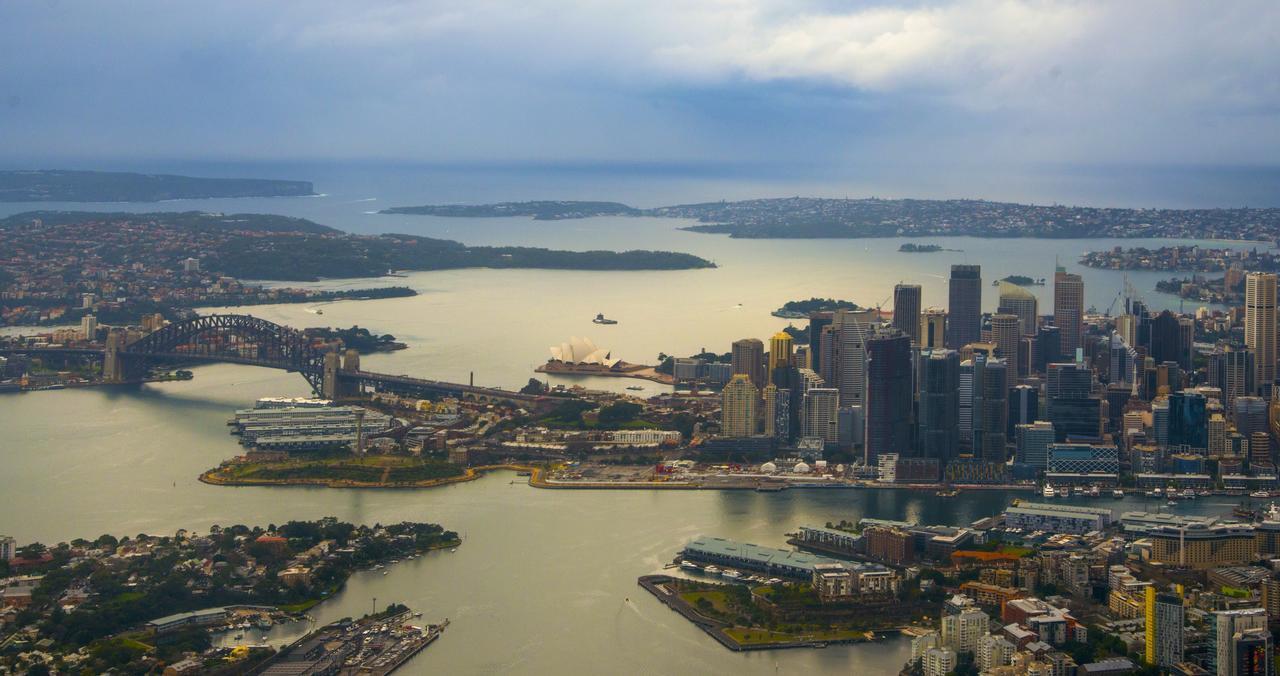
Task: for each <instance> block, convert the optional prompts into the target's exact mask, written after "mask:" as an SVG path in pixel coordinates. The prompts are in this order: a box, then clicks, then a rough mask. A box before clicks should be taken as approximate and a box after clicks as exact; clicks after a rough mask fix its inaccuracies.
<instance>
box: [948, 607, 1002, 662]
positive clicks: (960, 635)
mask: <svg viewBox="0 0 1280 676" xmlns="http://www.w3.org/2000/svg"><path fill="white" fill-rule="evenodd" d="M990 622H991V618H989V617H988V616H987V614H986V613H984V612H982V611H981V610H978V609H977V608H965V609H964V610H962V611H960V612H959V613H956V614H954V615H946V616H944V617H943V618H942V645H944V646H946V647H948V648H950V649H952V650H954V651H956V652H958V653H966V652H968V653H971V652H974V651H975V650H976V649H977V648H978V641H979V640H980V639H981V638H982V637H983V636H986V635H987V634H989V633H991V632H990V630H989V629H988V626H989V624H990Z"/></svg>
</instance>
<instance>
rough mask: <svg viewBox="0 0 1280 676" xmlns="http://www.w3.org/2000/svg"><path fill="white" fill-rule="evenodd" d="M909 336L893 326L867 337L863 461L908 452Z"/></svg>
mask: <svg viewBox="0 0 1280 676" xmlns="http://www.w3.org/2000/svg"><path fill="white" fill-rule="evenodd" d="M913 382H914V381H913V380H912V374H911V339H910V338H909V337H907V335H906V334H905V333H902V332H901V331H898V330H896V329H890V330H887V331H881V332H878V333H875V334H873V335H872V336H871V337H870V338H869V339H868V340H867V400H866V405H865V410H866V412H867V423H866V426H867V440H866V446H865V449H866V462H867V465H868V466H870V465H875V464H876V459H877V458H878V457H879V456H880V455H882V454H884V453H897V454H899V455H907V454H909V453H910V452H911V408H912V407H911V402H912V399H913V394H914V388H913V386H912V385H913Z"/></svg>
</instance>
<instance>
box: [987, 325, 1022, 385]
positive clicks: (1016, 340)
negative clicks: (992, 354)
mask: <svg viewBox="0 0 1280 676" xmlns="http://www.w3.org/2000/svg"><path fill="white" fill-rule="evenodd" d="M991 342H993V343H995V344H996V350H997V351H998V352H999V353H1000V358H1001V359H1003V360H1004V361H1005V363H1006V364H1007V365H1008V368H1006V369H1005V373H1006V378H1007V381H1006V383H1005V387H1007V388H1011V387H1013V386H1014V385H1017V384H1018V368H1017V365H1018V348H1019V347H1020V346H1021V344H1022V332H1021V329H1020V328H1019V319H1018V316H1017V315H1013V314H1006V313H1000V312H998V313H996V314H993V315H991Z"/></svg>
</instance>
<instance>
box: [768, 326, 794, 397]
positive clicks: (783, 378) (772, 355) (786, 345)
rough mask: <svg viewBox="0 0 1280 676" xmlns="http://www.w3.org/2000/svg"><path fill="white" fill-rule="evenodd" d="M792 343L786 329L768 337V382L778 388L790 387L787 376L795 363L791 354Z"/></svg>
mask: <svg viewBox="0 0 1280 676" xmlns="http://www.w3.org/2000/svg"><path fill="white" fill-rule="evenodd" d="M793 345H794V341H793V340H792V339H791V334H789V333H787V332H786V331H779V332H777V333H775V334H773V337H772V338H770V339H769V360H768V363H769V382H771V383H773V384H774V385H777V386H778V387H780V388H787V387H790V383H788V382H787V377H788V376H789V375H790V370H791V367H792V366H794V365H795V362H794V357H793V355H792V354H791V351H792V348H793Z"/></svg>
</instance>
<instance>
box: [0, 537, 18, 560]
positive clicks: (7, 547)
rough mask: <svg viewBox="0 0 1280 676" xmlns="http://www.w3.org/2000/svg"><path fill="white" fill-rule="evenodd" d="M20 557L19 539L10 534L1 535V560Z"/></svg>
mask: <svg viewBox="0 0 1280 676" xmlns="http://www.w3.org/2000/svg"><path fill="white" fill-rule="evenodd" d="M17 557H18V541H17V540H14V539H13V538H11V537H9V536H8V535H0V561H12V560H14V559H15V558H17Z"/></svg>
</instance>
